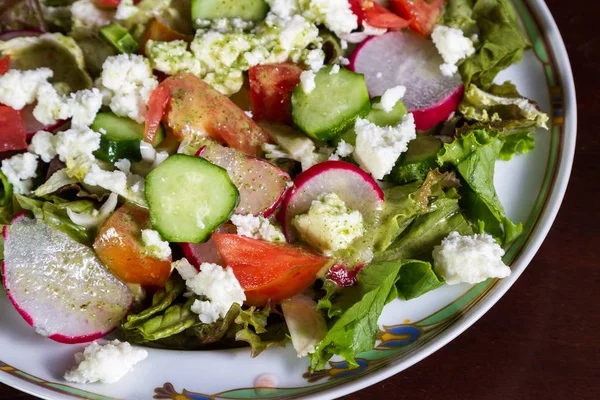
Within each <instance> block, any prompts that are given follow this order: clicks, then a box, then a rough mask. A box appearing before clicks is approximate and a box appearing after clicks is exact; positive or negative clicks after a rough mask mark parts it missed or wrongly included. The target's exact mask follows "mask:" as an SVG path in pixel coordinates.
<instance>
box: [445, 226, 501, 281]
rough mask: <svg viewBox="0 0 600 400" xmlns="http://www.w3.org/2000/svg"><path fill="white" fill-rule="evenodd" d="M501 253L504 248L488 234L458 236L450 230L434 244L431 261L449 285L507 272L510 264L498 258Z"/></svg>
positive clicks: (480, 279)
mask: <svg viewBox="0 0 600 400" xmlns="http://www.w3.org/2000/svg"><path fill="white" fill-rule="evenodd" d="M503 255H504V250H503V249H502V247H500V245H499V244H498V243H497V242H496V241H495V240H494V238H493V237H492V236H491V235H488V234H481V235H479V234H475V235H473V236H461V235H460V234H459V233H458V232H452V233H450V234H449V235H448V236H447V237H446V238H445V239H444V240H442V243H441V244H440V245H439V246H435V247H434V249H433V265H434V269H435V271H436V273H438V274H439V275H440V276H442V277H443V278H444V279H445V280H446V283H447V284H449V285H455V284H458V283H463V282H466V283H471V284H475V283H479V282H483V281H485V280H486V279H488V278H505V277H507V276H508V275H510V268H509V267H508V266H506V265H505V264H504V262H503V261H502V256H503Z"/></svg>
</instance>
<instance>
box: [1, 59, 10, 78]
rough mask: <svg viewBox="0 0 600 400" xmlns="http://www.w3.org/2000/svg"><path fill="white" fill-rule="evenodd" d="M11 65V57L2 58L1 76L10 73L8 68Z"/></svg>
mask: <svg viewBox="0 0 600 400" xmlns="http://www.w3.org/2000/svg"><path fill="white" fill-rule="evenodd" d="M9 64H10V57H9V56H5V57H2V58H0V75H3V74H5V73H6V72H8V66H9Z"/></svg>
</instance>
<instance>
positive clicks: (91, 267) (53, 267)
mask: <svg viewBox="0 0 600 400" xmlns="http://www.w3.org/2000/svg"><path fill="white" fill-rule="evenodd" d="M3 237H4V238H5V247H4V250H5V260H4V261H3V263H2V284H3V285H4V288H5V289H6V293H7V296H8V298H9V300H10V302H11V303H12V304H13V306H14V307H15V309H16V310H17V312H18V313H19V314H20V315H21V316H22V317H23V319H24V320H25V321H26V322H27V323H28V324H29V325H31V326H33V327H35V328H36V331H38V333H40V334H42V335H43V336H46V337H48V338H49V339H51V340H54V341H56V342H60V343H84V342H89V341H92V340H95V339H98V338H101V337H103V336H105V335H106V334H108V333H110V332H111V331H112V330H114V329H115V328H116V327H117V325H118V324H119V322H120V320H121V319H122V318H123V317H124V316H125V315H126V314H127V312H128V311H129V309H130V307H131V305H132V304H133V295H132V294H131V292H130V291H129V289H128V288H127V286H125V285H124V284H123V283H122V282H120V281H119V280H117V279H116V278H115V277H114V276H113V275H112V274H110V272H108V271H107V270H106V269H105V268H104V266H102V264H100V262H99V261H98V259H97V258H96V256H95V255H94V253H93V251H92V250H91V249H90V248H88V247H86V246H84V245H82V244H80V243H77V242H75V241H74V240H73V239H71V238H70V237H69V236H67V235H66V234H65V233H63V232H60V231H57V230H54V229H52V228H50V227H49V226H48V225H46V224H45V223H44V222H42V221H39V220H34V219H30V218H25V217H23V215H18V216H17V217H15V218H14V219H13V221H12V223H11V226H10V227H5V228H4V229H3Z"/></svg>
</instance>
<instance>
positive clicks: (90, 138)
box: [53, 127, 100, 162]
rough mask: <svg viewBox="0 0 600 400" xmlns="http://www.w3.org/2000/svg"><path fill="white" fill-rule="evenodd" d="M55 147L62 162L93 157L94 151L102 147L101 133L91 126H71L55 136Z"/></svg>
mask: <svg viewBox="0 0 600 400" xmlns="http://www.w3.org/2000/svg"><path fill="white" fill-rule="evenodd" d="M53 142H54V148H55V151H56V154H57V155H58V158H59V159H60V161H62V162H67V160H68V159H76V158H78V157H82V156H83V157H87V158H90V159H93V158H94V156H93V155H92V153H93V152H94V151H96V150H98V149H99V148H100V134H99V133H98V132H95V131H93V130H91V129H90V128H85V127H84V128H81V127H76V128H71V129H68V130H66V131H63V132H58V133H57V134H56V135H55V136H54V140H53Z"/></svg>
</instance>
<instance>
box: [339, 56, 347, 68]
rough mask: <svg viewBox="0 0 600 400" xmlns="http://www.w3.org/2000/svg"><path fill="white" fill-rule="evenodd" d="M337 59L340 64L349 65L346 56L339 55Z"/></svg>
mask: <svg viewBox="0 0 600 400" xmlns="http://www.w3.org/2000/svg"><path fill="white" fill-rule="evenodd" d="M338 61H339V63H340V65H343V66H346V65H350V60H348V59H347V58H346V57H342V56H339V57H338Z"/></svg>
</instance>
